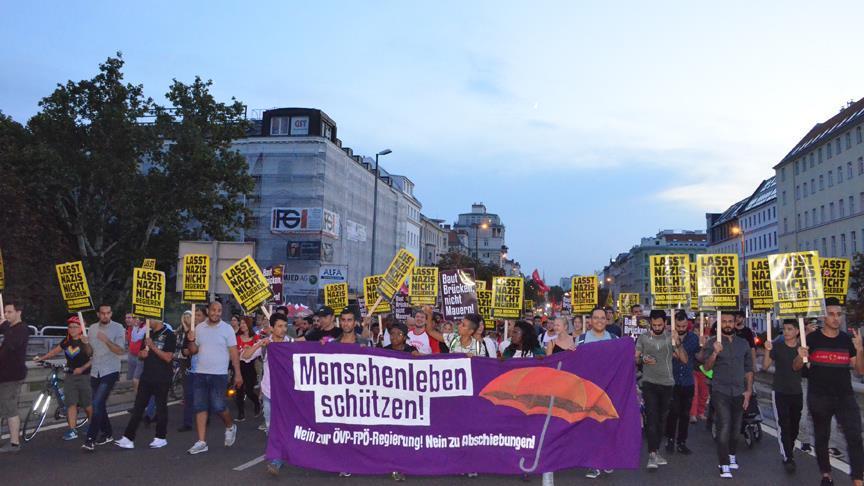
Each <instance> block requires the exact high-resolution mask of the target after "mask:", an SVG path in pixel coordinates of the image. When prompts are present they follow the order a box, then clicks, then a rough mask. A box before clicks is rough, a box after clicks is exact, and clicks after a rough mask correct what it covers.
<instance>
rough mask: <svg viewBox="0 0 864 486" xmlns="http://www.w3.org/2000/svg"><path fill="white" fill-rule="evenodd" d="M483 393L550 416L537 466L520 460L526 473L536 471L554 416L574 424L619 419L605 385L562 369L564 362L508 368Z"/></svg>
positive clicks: (525, 410) (505, 403)
mask: <svg viewBox="0 0 864 486" xmlns="http://www.w3.org/2000/svg"><path fill="white" fill-rule="evenodd" d="M480 396H481V397H483V398H485V399H487V400H489V401H490V402H492V403H494V404H495V405H503V406H508V407H512V408H515V409H517V410H520V411H521V412H523V413H524V414H525V415H544V414H545V415H546V422H545V423H544V424H543V430H542V432H541V433H540V441H539V444H538V446H537V454H536V456H535V457H534V465H533V466H531V467H530V468H525V464H524V463H525V458H522V459H520V461H519V467H520V468H521V469H522V470H523V471H525V472H526V473H530V472H533V471H534V470H535V469H536V468H537V464H538V463H539V462H540V451H541V449H542V447H543V439H544V437H545V436H546V429H547V428H548V427H549V421H550V419H551V418H552V417H553V416H555V417H558V418H560V419H562V420H566V421H567V422H570V423H575V422H579V421H581V420H584V419H586V418H590V419H594V420H596V421H597V422H603V421H605V420H611V419H617V418H618V411H617V410H616V409H615V405H613V404H612V400H611V399H610V398H609V395H607V394H606V392H604V391H603V389H602V388H600V387H599V386H597V385H595V384H594V383H592V382H591V381H589V380H586V379H584V378H581V377H580V376H578V375H575V374H573V373H568V372H566V371H561V363H558V368H557V369H553V368H545V367H529V368H520V369H516V370H512V371H508V372H507V373H504V374H502V375H500V376H498V377H497V378H495V379H494V380H492V381H491V382H489V384H487V385H486V386H485V387H484V388H483V390H481V391H480Z"/></svg>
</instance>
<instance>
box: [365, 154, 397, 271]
mask: <svg viewBox="0 0 864 486" xmlns="http://www.w3.org/2000/svg"><path fill="white" fill-rule="evenodd" d="M392 152H393V151H392V150H390V149H384V150H382V151H380V152H378V153H377V154H375V185H374V189H372V190H373V191H374V192H375V195H374V196H372V265H371V267H372V268H371V269H370V272H371V273H370V274H369V275H375V235H376V231H375V230H376V227H375V225H376V223H377V222H378V156H379V155H387V154H390V153H392Z"/></svg>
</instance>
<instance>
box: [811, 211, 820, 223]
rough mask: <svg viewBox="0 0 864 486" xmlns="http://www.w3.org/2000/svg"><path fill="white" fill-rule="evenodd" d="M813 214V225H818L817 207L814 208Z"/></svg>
mask: <svg viewBox="0 0 864 486" xmlns="http://www.w3.org/2000/svg"><path fill="white" fill-rule="evenodd" d="M812 215H813V217H812V218H811V219H813V226H816V225H817V224H819V222H818V221H816V208H813V212H812Z"/></svg>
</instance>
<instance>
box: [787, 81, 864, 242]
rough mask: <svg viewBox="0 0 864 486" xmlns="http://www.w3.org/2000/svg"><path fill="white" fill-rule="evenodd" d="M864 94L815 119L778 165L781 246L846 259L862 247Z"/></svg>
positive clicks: (863, 229) (863, 222)
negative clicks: (823, 118) (858, 98)
mask: <svg viewBox="0 0 864 486" xmlns="http://www.w3.org/2000/svg"><path fill="white" fill-rule="evenodd" d="M862 130H864V98H862V99H860V100H858V101H857V102H854V103H851V102H850V103H848V104H847V105H846V106H845V107H844V108H843V109H842V110H840V112H839V113H837V114H836V115H834V116H833V117H831V118H829V119H828V120H825V121H823V122H821V123H817V124H816V125H815V126H814V127H813V128H812V129H810V131H809V132H807V134H806V135H804V137H803V138H802V139H801V140H800V141H799V142H798V143H797V144H796V145H795V147H794V148H792V150H791V151H789V153H788V154H787V155H786V156H785V157H783V159H782V160H781V161H780V163H778V164H777V165H776V166H775V167H774V170H775V176H776V179H777V194H778V201H777V215H778V221H779V227H778V231H779V236H778V246H779V250H780V251H782V252H788V251H803V250H817V251H819V254H820V255H822V256H828V257H846V258H851V257H852V255H854V254H855V253H858V252H860V251H862V246H864V134H862Z"/></svg>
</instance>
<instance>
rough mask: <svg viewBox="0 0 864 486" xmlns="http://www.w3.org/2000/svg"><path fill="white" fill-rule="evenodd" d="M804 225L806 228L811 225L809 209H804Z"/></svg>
mask: <svg viewBox="0 0 864 486" xmlns="http://www.w3.org/2000/svg"><path fill="white" fill-rule="evenodd" d="M814 224H815V221H814ZM804 227H805V228H808V227H810V213H808V212H807V211H804Z"/></svg>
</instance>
